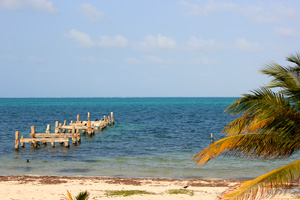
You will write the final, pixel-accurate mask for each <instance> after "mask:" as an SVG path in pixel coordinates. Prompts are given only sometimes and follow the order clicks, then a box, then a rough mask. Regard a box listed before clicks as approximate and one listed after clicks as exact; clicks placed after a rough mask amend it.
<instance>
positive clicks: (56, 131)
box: [54, 121, 58, 133]
mask: <svg viewBox="0 0 300 200" xmlns="http://www.w3.org/2000/svg"><path fill="white" fill-rule="evenodd" d="M54 132H55V133H58V121H55V131H54Z"/></svg>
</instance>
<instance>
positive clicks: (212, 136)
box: [210, 133, 214, 143]
mask: <svg viewBox="0 0 300 200" xmlns="http://www.w3.org/2000/svg"><path fill="white" fill-rule="evenodd" d="M210 138H211V143H214V135H213V134H212V133H210Z"/></svg>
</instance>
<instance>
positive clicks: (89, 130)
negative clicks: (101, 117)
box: [87, 121, 92, 135]
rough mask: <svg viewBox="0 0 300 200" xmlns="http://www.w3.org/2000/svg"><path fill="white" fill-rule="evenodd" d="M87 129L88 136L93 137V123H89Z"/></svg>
mask: <svg viewBox="0 0 300 200" xmlns="http://www.w3.org/2000/svg"><path fill="white" fill-rule="evenodd" d="M87 127H88V129H87V133H88V135H91V134H92V127H91V121H88V122H87Z"/></svg>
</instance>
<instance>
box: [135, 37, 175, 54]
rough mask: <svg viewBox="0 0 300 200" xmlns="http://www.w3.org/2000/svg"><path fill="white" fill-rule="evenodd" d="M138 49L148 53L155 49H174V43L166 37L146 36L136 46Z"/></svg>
mask: <svg viewBox="0 0 300 200" xmlns="http://www.w3.org/2000/svg"><path fill="white" fill-rule="evenodd" d="M135 47H137V48H138V49H141V50H145V51H149V50H155V49H174V48H175V47H176V42H175V41H174V40H173V39H171V38H169V37H166V36H163V35H160V34H158V35H157V36H153V35H147V36H146V37H145V38H144V40H143V41H142V42H140V43H138V44H137V45H135Z"/></svg>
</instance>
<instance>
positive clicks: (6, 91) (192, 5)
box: [0, 0, 300, 97]
mask: <svg viewBox="0 0 300 200" xmlns="http://www.w3.org/2000/svg"><path fill="white" fill-rule="evenodd" d="M299 11H300V1H299V0H286V1H279V0H272V1H271V0H270V1H268V0H266V1H262V0H261V1H258V0H254V1H233V0H232V1H224V0H223V1H217V0H201V1H199V0H198V1H194V0H183V1H180V0H179V1H174V0H172V1H171V0H163V1H161V0H160V1H158V0H143V1H141V0H126V1H125V0H114V1H104V0H86V1H79V0H0V25H1V29H0V30H1V31H0V43H1V45H0V67H1V73H0V97H232V96H240V95H241V94H243V93H248V92H249V91H250V90H252V89H255V88H257V87H259V86H261V85H262V84H265V83H267V82H268V78H267V77H265V76H263V75H261V74H260V73H259V72H258V70H259V69H261V68H262V67H264V66H265V65H266V64H268V63H270V62H272V61H274V62H277V63H279V64H282V65H288V64H289V63H287V62H286V61H285V58H286V57H287V56H289V55H290V54H291V53H295V52H300V12H299Z"/></svg>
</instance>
